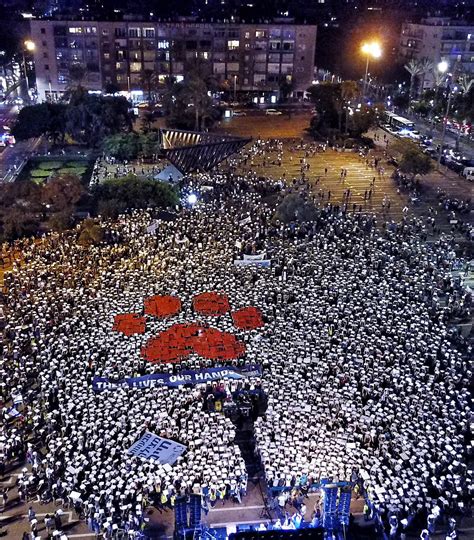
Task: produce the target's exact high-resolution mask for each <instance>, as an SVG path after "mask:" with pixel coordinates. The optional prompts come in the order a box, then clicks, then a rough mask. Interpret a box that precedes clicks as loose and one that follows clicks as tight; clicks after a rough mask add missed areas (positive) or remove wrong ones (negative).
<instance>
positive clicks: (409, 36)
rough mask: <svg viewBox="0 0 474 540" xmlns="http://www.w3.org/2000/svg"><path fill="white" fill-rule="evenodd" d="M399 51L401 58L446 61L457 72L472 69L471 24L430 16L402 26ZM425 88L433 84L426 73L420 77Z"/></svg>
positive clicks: (473, 36)
mask: <svg viewBox="0 0 474 540" xmlns="http://www.w3.org/2000/svg"><path fill="white" fill-rule="evenodd" d="M400 55H401V57H402V59H403V60H406V61H408V60H411V59H416V60H421V59H423V58H428V59H429V60H431V61H432V62H433V65H434V66H436V64H437V63H438V62H441V61H446V62H448V64H449V66H450V68H451V69H453V68H454V66H456V67H455V69H456V70H457V71H458V72H464V73H474V25H472V24H471V25H468V24H466V23H463V22H460V21H453V20H451V19H448V18H442V17H432V18H429V19H423V20H422V21H421V22H420V23H416V24H415V23H406V24H404V25H403V27H402V34H401V39H400ZM424 83H425V88H429V87H430V86H432V84H433V77H432V76H430V74H427V76H426V77H425V79H424Z"/></svg>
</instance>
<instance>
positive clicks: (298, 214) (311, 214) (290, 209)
mask: <svg viewBox="0 0 474 540" xmlns="http://www.w3.org/2000/svg"><path fill="white" fill-rule="evenodd" d="M317 216H318V210H317V208H316V206H315V205H314V203H313V202H311V201H309V200H307V199H305V198H304V197H303V196H302V195H301V194H299V193H290V194H289V195H286V196H285V197H284V199H283V201H282V202H281V203H280V204H279V205H278V207H277V209H276V213H275V219H277V220H279V221H282V222H283V223H290V222H292V221H298V222H307V221H314V220H315V219H316V218H317Z"/></svg>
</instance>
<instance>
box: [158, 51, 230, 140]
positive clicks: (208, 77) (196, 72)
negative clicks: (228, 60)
mask: <svg viewBox="0 0 474 540" xmlns="http://www.w3.org/2000/svg"><path fill="white" fill-rule="evenodd" d="M217 88H218V85H217V82H216V80H215V78H214V76H213V74H212V69H211V65H210V64H209V62H204V61H202V60H200V59H197V58H196V59H194V60H193V61H191V62H188V63H187V65H186V68H185V76H184V79H183V81H181V82H173V79H168V81H167V83H166V91H165V92H164V95H163V105H164V111H165V113H167V114H168V119H167V122H168V124H169V125H170V126H172V127H177V128H183V129H194V130H196V131H199V130H203V129H206V128H208V127H210V126H211V125H212V124H213V123H214V122H215V121H216V120H217V119H218V118H219V117H220V112H219V111H218V110H217V108H216V107H214V106H213V105H212V99H211V97H210V95H209V94H210V92H212V91H214V90H216V89H217Z"/></svg>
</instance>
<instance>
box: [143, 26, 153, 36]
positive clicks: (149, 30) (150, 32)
mask: <svg viewBox="0 0 474 540" xmlns="http://www.w3.org/2000/svg"><path fill="white" fill-rule="evenodd" d="M143 33H144V34H145V37H147V38H154V37H155V29H154V28H145V29H144V31H143Z"/></svg>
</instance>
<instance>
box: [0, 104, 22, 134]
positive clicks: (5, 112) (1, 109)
mask: <svg viewBox="0 0 474 540" xmlns="http://www.w3.org/2000/svg"><path fill="white" fill-rule="evenodd" d="M17 115H18V106H17V105H6V104H0V129H3V128H4V127H5V126H7V127H9V128H11V127H12V125H13V123H14V122H15V120H16V117H17Z"/></svg>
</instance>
